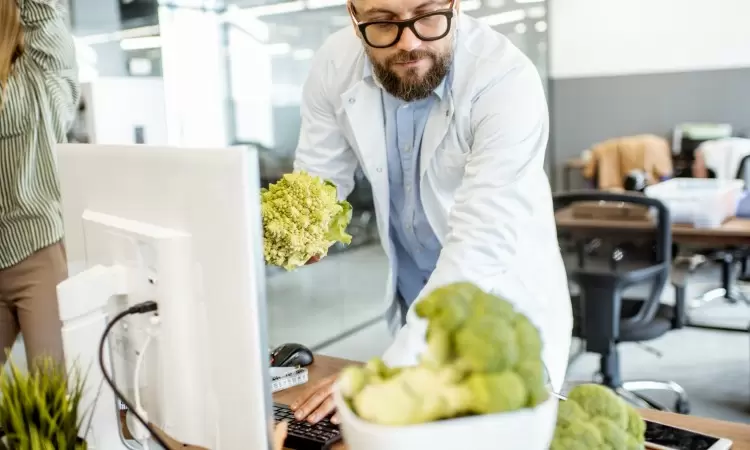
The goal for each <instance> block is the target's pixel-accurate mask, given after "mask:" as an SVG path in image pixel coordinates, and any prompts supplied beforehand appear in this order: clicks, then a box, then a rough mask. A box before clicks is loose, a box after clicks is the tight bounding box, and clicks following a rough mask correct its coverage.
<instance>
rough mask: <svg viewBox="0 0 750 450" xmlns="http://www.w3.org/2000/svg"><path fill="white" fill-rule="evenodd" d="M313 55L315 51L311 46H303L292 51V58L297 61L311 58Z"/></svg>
mask: <svg viewBox="0 0 750 450" xmlns="http://www.w3.org/2000/svg"><path fill="white" fill-rule="evenodd" d="M313 56H315V51H314V50H311V49H309V48H302V49H299V50H295V51H294V52H292V58H294V59H295V60H296V61H304V60H307V59H311V58H312V57H313Z"/></svg>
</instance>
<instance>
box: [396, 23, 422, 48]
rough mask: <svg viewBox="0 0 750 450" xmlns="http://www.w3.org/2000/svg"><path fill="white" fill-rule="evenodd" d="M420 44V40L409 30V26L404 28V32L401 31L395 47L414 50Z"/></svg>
mask: <svg viewBox="0 0 750 450" xmlns="http://www.w3.org/2000/svg"><path fill="white" fill-rule="evenodd" d="M420 45H422V40H421V39H419V38H418V37H417V36H416V35H415V34H414V32H413V31H411V28H404V32H403V33H401V39H399V40H398V42H397V43H396V48H397V49H399V50H404V51H407V52H410V51H412V50H416V49H417V48H418V47H419V46H420Z"/></svg>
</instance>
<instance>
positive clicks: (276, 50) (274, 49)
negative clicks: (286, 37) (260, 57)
mask: <svg viewBox="0 0 750 450" xmlns="http://www.w3.org/2000/svg"><path fill="white" fill-rule="evenodd" d="M265 48H266V52H268V54H269V55H272V56H279V55H286V54H288V53H289V52H290V51H292V47H291V46H290V45H289V44H288V43H286V42H279V43H278V44H268V45H266V46H265Z"/></svg>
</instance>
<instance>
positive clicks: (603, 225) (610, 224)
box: [555, 207, 750, 247]
mask: <svg viewBox="0 0 750 450" xmlns="http://www.w3.org/2000/svg"><path fill="white" fill-rule="evenodd" d="M555 221H556V222H557V228H558V229H559V230H564V231H566V232H570V233H573V234H581V235H586V234H589V235H591V236H592V237H603V235H606V234H609V233H612V234H616V235H618V236H621V235H622V234H628V233H632V234H643V233H644V232H646V231H649V230H653V228H654V224H653V223H652V222H649V221H625V220H604V219H582V218H578V217H574V216H573V210H572V208H571V207H568V208H562V209H560V210H559V211H558V212H557V213H555ZM672 240H673V241H674V242H677V243H680V244H701V245H708V246H711V245H716V246H717V247H724V246H735V245H736V246H743V245H750V219H738V218H732V219H729V221H728V222H726V223H724V224H723V225H722V226H721V227H718V228H694V227H693V226H692V225H685V224H674V225H672Z"/></svg>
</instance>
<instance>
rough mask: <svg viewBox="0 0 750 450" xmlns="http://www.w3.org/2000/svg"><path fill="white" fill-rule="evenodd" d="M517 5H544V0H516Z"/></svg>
mask: <svg viewBox="0 0 750 450" xmlns="http://www.w3.org/2000/svg"><path fill="white" fill-rule="evenodd" d="M516 3H524V4H525V3H544V0H516Z"/></svg>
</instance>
